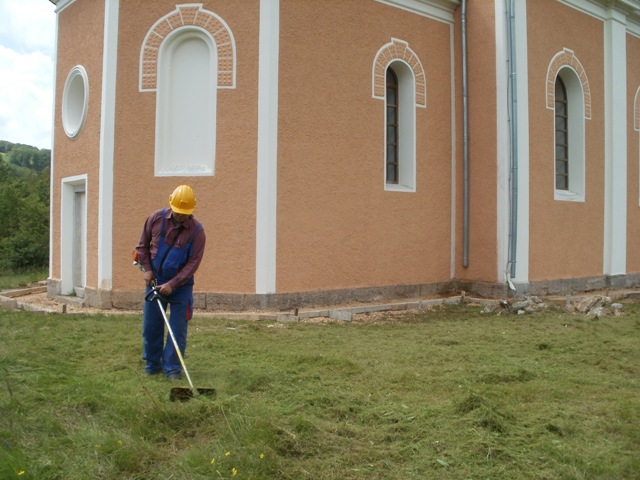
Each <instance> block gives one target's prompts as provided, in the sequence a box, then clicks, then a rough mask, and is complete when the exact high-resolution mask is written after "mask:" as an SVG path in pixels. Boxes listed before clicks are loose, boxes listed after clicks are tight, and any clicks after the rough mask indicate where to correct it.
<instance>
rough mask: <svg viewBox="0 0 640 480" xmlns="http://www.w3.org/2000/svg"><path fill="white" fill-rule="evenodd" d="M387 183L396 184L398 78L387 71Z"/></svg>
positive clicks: (392, 72) (390, 71) (391, 70)
mask: <svg viewBox="0 0 640 480" xmlns="http://www.w3.org/2000/svg"><path fill="white" fill-rule="evenodd" d="M386 180H387V183H393V184H397V183H398V77H397V76H396V74H395V72H394V71H393V69H392V68H388V69H387V179H386Z"/></svg>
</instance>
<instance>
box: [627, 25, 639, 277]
mask: <svg viewBox="0 0 640 480" xmlns="http://www.w3.org/2000/svg"><path fill="white" fill-rule="evenodd" d="M638 89H640V39H639V38H638V37H635V36H633V35H627V122H628V124H627V157H628V159H629V161H628V163H627V179H628V180H627V198H628V202H627V272H628V273H637V272H640V206H639V202H640V191H639V189H638V188H639V185H640V171H639V162H640V158H639V152H640V143H639V140H640V132H639V131H637V130H635V128H639V129H640V105H638V106H636V105H635V104H634V103H635V102H636V93H637V92H638ZM638 101H640V98H638Z"/></svg>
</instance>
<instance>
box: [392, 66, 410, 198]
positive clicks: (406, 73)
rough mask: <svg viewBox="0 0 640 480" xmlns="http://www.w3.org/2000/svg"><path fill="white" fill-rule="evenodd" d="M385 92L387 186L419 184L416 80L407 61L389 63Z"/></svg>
mask: <svg viewBox="0 0 640 480" xmlns="http://www.w3.org/2000/svg"><path fill="white" fill-rule="evenodd" d="M385 76H386V95H385V147H386V151H385V185H386V188H387V190H402V191H415V188H416V84H415V78H414V75H413V70H412V69H411V68H410V67H409V66H408V65H407V64H406V63H405V62H403V61H394V62H392V63H391V64H389V66H388V67H387V70H386V73H385Z"/></svg>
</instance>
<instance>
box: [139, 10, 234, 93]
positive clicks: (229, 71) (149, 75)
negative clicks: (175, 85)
mask: <svg viewBox="0 0 640 480" xmlns="http://www.w3.org/2000/svg"><path fill="white" fill-rule="evenodd" d="M185 27H192V28H195V29H199V30H201V31H203V32H205V33H206V34H207V35H209V36H210V37H211V38H212V40H213V42H214V43H215V45H216V47H217V49H218V84H217V87H218V88H235V83H236V45H235V40H234V38H233V33H232V32H231V30H230V29H229V26H228V25H227V24H226V23H225V21H224V20H223V19H222V18H220V17H219V16H218V15H216V14H215V13H213V12H210V11H208V10H203V9H202V4H197V3H189V4H184V5H176V9H175V10H174V11H172V12H170V13H168V14H166V15H165V16H164V17H162V18H160V19H159V20H158V21H157V22H156V23H155V24H154V25H153V26H152V27H151V28H150V29H149V31H148V32H147V35H146V36H145V38H144V42H143V43H142V49H141V51H140V91H141V92H143V91H147V92H149V91H155V90H156V88H157V76H158V54H159V52H160V45H161V44H162V42H163V41H164V39H165V38H167V36H168V35H169V34H171V33H172V32H173V31H174V30H177V29H180V28H185Z"/></svg>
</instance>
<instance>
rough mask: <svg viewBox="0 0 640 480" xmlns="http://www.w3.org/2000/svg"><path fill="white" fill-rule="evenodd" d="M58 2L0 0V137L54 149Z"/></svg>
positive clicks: (46, 0) (0, 138)
mask: <svg viewBox="0 0 640 480" xmlns="http://www.w3.org/2000/svg"><path fill="white" fill-rule="evenodd" d="M54 11H55V6H54V5H53V4H52V3H51V2H49V0H0V19H2V22H1V25H0V140H7V141H9V142H12V143H23V144H26V145H32V146H34V147H38V148H51V131H52V123H53V117H52V115H53V83H54V55H55V25H56V15H55V13H54Z"/></svg>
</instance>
